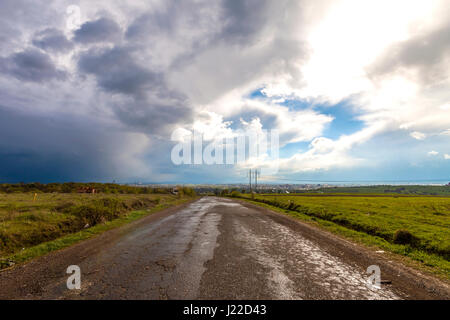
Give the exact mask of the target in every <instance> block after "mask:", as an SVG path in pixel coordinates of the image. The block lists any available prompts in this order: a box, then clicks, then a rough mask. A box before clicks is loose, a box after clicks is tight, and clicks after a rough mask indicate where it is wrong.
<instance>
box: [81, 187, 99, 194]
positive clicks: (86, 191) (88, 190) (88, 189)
mask: <svg viewBox="0 0 450 320" xmlns="http://www.w3.org/2000/svg"><path fill="white" fill-rule="evenodd" d="M77 192H78V193H97V191H96V190H95V189H94V188H91V187H81V188H79V189H78V190H77Z"/></svg>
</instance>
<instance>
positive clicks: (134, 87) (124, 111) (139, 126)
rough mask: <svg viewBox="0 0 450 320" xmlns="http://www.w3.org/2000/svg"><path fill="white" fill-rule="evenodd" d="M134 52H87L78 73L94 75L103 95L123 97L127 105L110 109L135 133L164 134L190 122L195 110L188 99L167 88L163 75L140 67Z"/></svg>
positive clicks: (121, 50)
mask: <svg viewBox="0 0 450 320" xmlns="http://www.w3.org/2000/svg"><path fill="white" fill-rule="evenodd" d="M133 50H134V49H132V48H127V47H115V48H112V49H101V50H97V49H93V50H88V51H86V52H83V53H82V54H81V55H80V58H79V61H78V69H79V70H80V71H81V72H83V73H86V74H91V75H94V76H95V78H96V80H97V84H98V86H99V87H100V88H101V89H103V90H104V91H106V92H111V93H117V94H122V95H124V97H125V98H126V102H121V103H115V104H113V105H112V106H111V107H112V108H113V111H114V112H115V113H116V115H117V116H118V118H119V120H121V121H122V122H123V123H124V124H126V125H127V126H129V127H131V128H133V129H134V130H139V131H145V132H147V133H157V132H159V133H162V131H161V130H164V131H168V130H171V129H170V125H172V124H176V123H178V122H180V121H189V120H190V119H191V112H192V110H191V109H190V108H189V107H188V106H187V103H186V101H185V97H184V96H183V95H182V94H180V93H178V92H175V91H173V90H170V89H169V88H168V87H167V86H166V83H165V81H164V76H163V74H161V73H158V72H153V71H151V70H148V69H147V68H144V67H143V66H140V65H139V64H138V63H137V62H136V59H134V58H133V56H132V52H133Z"/></svg>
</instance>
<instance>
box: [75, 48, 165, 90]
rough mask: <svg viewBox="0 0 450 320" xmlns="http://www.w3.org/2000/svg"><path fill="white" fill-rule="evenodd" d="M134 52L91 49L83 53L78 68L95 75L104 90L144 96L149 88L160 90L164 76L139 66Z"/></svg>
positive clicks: (114, 49)
mask: <svg viewBox="0 0 450 320" xmlns="http://www.w3.org/2000/svg"><path fill="white" fill-rule="evenodd" d="M131 51H132V49H131V48H123V47H114V48H112V49H100V50H98V49H92V50H88V51H86V52H83V53H82V54H81V55H80V58H79V60H78V68H79V70H80V71H81V72H83V73H88V74H93V75H95V77H96V79H97V83H98V85H99V86H100V87H101V88H102V89H103V90H105V91H109V92H114V93H123V94H129V95H142V94H143V93H144V91H146V90H151V91H155V90H160V89H161V88H162V87H163V77H162V75H161V74H159V73H155V72H152V71H150V70H147V69H146V68H144V67H141V66H139V65H138V64H137V63H136V61H135V59H134V58H133V57H132V55H131Z"/></svg>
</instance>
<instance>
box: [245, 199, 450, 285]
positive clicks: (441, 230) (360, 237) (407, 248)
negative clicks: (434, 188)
mask: <svg viewBox="0 0 450 320" xmlns="http://www.w3.org/2000/svg"><path fill="white" fill-rule="evenodd" d="M239 198H241V199H243V200H246V201H249V202H252V203H254V204H256V205H259V206H263V207H267V208H269V209H271V210H274V211H277V212H280V213H283V214H285V215H289V216H291V217H294V218H296V219H299V220H302V221H305V222H307V223H310V224H313V225H316V226H318V227H320V228H322V229H325V230H327V231H330V232H332V233H335V234H338V235H340V236H343V237H345V238H347V239H349V240H353V241H355V242H357V243H360V244H364V245H366V246H368V247H371V248H374V249H381V250H385V251H387V252H390V253H393V254H394V255H395V257H397V258H399V259H400V260H401V261H402V262H404V263H406V264H409V265H410V266H413V267H416V268H419V269H421V270H423V271H427V272H430V273H433V274H435V275H438V276H440V277H441V278H443V279H445V280H447V281H448V280H450V261H449V255H448V247H449V242H450V235H449V232H450V228H449V223H450V219H449V210H448V209H446V208H448V207H446V206H447V205H448V204H449V203H448V202H447V201H449V200H450V199H444V200H443V201H444V202H442V199H433V198H429V197H427V198H426V199H416V198H414V200H413V199H412V198H410V199H405V200H404V201H405V203H395V201H398V199H399V198H394V197H391V199H384V201H383V199H379V198H376V199H373V198H370V199H359V198H358V199H359V200H358V201H356V202H355V200H351V199H344V198H341V199H339V198H335V197H333V198H332V199H330V198H320V197H313V198H308V199H306V198H304V197H280V198H282V199H280V198H279V197H275V196H270V197H268V196H265V197H262V196H256V197H255V198H254V199H251V198H250V197H249V196H243V195H240V196H239ZM394 199H395V200H394ZM392 201H393V202H392ZM408 201H413V203H409V205H406V202H408ZM424 203H426V204H424ZM400 207H401V208H403V209H404V212H402V211H401V210H400V209H399V208H400ZM414 208H416V209H417V208H420V210H422V211H419V212H416V211H415V210H414ZM430 208H432V209H431V210H430ZM397 210H400V211H397ZM441 211H442V212H441ZM330 212H333V213H330ZM394 212H395V213H394ZM436 213H438V214H436ZM412 216H414V217H412ZM398 228H401V230H404V231H407V229H409V230H412V231H411V232H412V234H411V235H412V238H411V239H407V241H406V242H407V243H398V241H396V233H397V231H398ZM408 233H409V232H408ZM400 242H401V241H400Z"/></svg>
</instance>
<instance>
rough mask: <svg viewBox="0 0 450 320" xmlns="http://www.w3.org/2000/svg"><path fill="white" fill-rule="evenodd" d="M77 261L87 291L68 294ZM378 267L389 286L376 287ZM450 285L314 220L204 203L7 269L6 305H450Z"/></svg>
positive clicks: (0, 280)
mask: <svg viewBox="0 0 450 320" xmlns="http://www.w3.org/2000/svg"><path fill="white" fill-rule="evenodd" d="M69 265H78V266H79V267H80V270H81V289H80V290H68V289H67V286H66V280H67V278H68V277H69V275H68V274H66V268H67V267H68V266H69ZM370 265H378V266H379V267H380V270H381V279H382V280H383V281H384V282H383V284H382V286H381V289H376V288H372V289H370V288H369V287H368V286H367V280H368V277H369V275H368V274H367V273H366V270H367V267H368V266H370ZM449 292H450V290H449V287H448V286H447V285H446V284H445V283H443V282H441V281H438V280H436V279H434V278H431V277H428V276H425V275H423V274H421V273H419V272H416V271H414V270H412V269H409V268H407V267H404V266H402V265H400V264H398V263H397V262H393V261H389V259H388V258H386V256H385V254H384V253H380V252H374V251H370V250H368V249H365V248H362V247H360V246H358V245H355V244H352V243H350V242H348V241H345V240H343V239H341V238H338V237H336V236H333V235H331V234H329V233H327V232H324V231H321V230H318V229H316V228H314V227H311V226H309V225H307V224H303V223H301V222H298V221H294V220H293V219H291V218H288V217H285V216H283V215H281V214H278V213H274V212H271V211H269V210H267V209H263V208H259V207H256V206H254V205H252V204H247V203H244V202H238V201H233V200H230V199H223V198H215V197H204V198H201V199H199V200H197V201H195V202H192V203H190V204H187V205H184V206H181V207H177V208H172V209H169V210H165V211H163V212H160V213H156V214H154V215H151V216H148V217H146V218H144V219H141V220H139V221H136V222H135V223H132V224H130V225H128V226H125V227H123V228H119V229H116V230H112V231H109V232H106V233H104V234H103V235H101V236H99V237H97V238H94V239H91V240H88V241H84V242H82V243H80V244H77V245H75V246H72V247H70V248H68V249H65V250H61V251H58V252H54V253H51V254H49V255H46V256H44V257H41V258H39V259H36V260H34V261H32V262H30V263H28V264H25V265H22V266H18V267H16V268H14V269H12V270H6V271H3V272H1V273H0V298H2V299H436V298H438V299H439V298H440V299H449V297H450V294H449Z"/></svg>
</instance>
